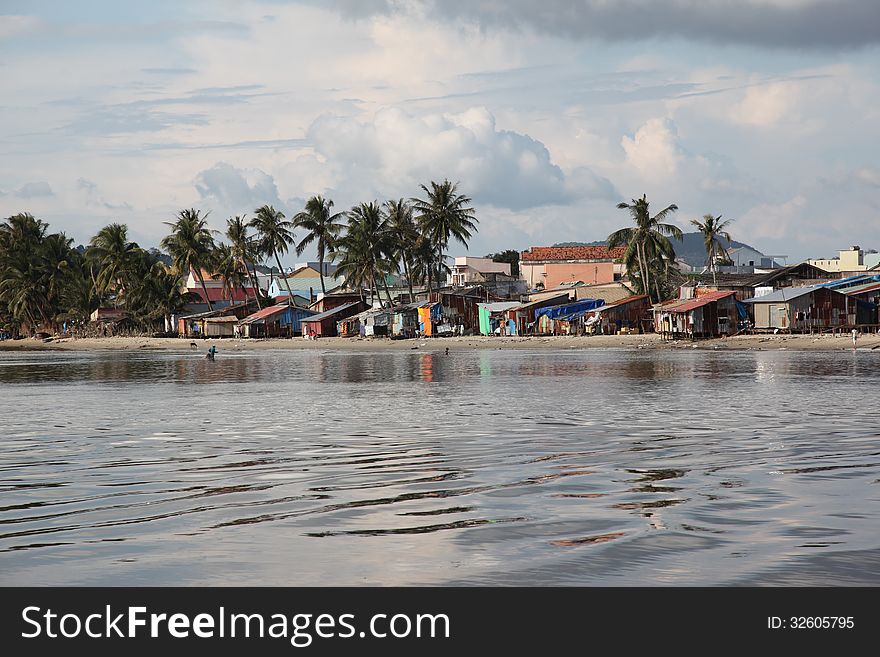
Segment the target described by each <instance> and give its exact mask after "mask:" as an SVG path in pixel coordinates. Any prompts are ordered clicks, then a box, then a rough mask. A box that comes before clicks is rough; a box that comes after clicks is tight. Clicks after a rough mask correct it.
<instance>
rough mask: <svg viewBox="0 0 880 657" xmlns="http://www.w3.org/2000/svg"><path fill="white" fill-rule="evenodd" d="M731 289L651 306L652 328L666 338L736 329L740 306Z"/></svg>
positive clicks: (716, 334) (712, 335)
mask: <svg viewBox="0 0 880 657" xmlns="http://www.w3.org/2000/svg"><path fill="white" fill-rule="evenodd" d="M737 304H738V302H737V299H736V292H735V291H734V290H720V291H715V292H709V293H707V294H703V295H701V296H699V297H696V298H693V299H676V300H674V301H667V302H666V303H660V304H657V305H655V306H654V330H655V331H656V332H657V333H659V334H660V335H661V336H663V337H669V338H673V339H674V338H682V337H687V338H717V337H721V336H723V335H731V334H733V333H736V332H737V331H739V321H740V308H739V307H738V305H737Z"/></svg>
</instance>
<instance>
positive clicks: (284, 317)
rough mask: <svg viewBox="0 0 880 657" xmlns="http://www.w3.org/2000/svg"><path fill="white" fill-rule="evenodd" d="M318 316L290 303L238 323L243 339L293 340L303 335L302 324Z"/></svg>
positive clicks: (257, 313)
mask: <svg viewBox="0 0 880 657" xmlns="http://www.w3.org/2000/svg"><path fill="white" fill-rule="evenodd" d="M315 314H317V313H316V312H315V311H313V310H309V309H308V308H301V307H299V306H293V305H290V304H288V303H282V304H278V305H276V306H269V307H268V308H263V309H262V310H258V311H257V312H255V313H254V314H252V315H248V316H247V317H245V318H244V319H242V320H241V321H239V322H238V331H239V335H240V336H241V337H243V338H292V337H294V336H296V335H300V334H301V327H300V322H301V321H302V320H303V319H305V318H307V317H311V316H312V315H315Z"/></svg>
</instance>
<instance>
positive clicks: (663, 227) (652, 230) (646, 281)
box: [608, 194, 682, 302]
mask: <svg viewBox="0 0 880 657" xmlns="http://www.w3.org/2000/svg"><path fill="white" fill-rule="evenodd" d="M617 208H618V209H619V210H628V211H629V213H630V216H631V217H632V219H633V221H634V222H635V226H632V227H629V228H621V229H620V230H618V231H615V232H613V233H611V235H609V236H608V247H609V248H615V247H618V246H626V253H625V255H624V262H626V263H627V269H628V271H633V270H634V269H635V267H633V265H636V266H637V268H638V278H639V280H640V282H641V286H642V292H643V293H644V294H647V295H649V296H654V295H652V292H651V270H652V269H653V268H654V267H653V266H652V262H653V261H655V260H657V259H669V258H671V259H673V260H674V259H675V249H674V248H673V247H672V243H671V242H670V241H669V237H673V238H675V239H677V240H679V241H680V240H681V239H682V233H681V229H680V228H679V227H678V226H675V225H673V224H667V223H663V222H664V220H665V219H666V218H667V217H668V216H669V215H670V214H672V213H673V212H675V211H676V210H678V206H677V205H675V204H674V203H673V204H671V205H669V206H667V207H665V208H664V209H662V210H661V211H660V212H658V213H657V214H655V215H654V216H651V212H650V205H649V203H648V200H647V198H646V196H645V195H644V194H643V195H642V198H640V199H633V200H632V203H618V204H617ZM654 291H655V293H656V299H655V300H656V301H658V302H659V301H661V297H662V295H661V293H660V285H659V282H657V281H655V285H654Z"/></svg>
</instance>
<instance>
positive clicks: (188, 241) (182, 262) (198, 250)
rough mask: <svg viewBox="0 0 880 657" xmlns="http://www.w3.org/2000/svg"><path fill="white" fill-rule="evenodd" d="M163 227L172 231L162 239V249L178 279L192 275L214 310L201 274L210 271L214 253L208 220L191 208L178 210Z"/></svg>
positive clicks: (209, 306) (209, 305)
mask: <svg viewBox="0 0 880 657" xmlns="http://www.w3.org/2000/svg"><path fill="white" fill-rule="evenodd" d="M165 225H167V226H170V227H171V234H170V235H167V236H166V237H165V238H163V239H162V241H161V242H160V245H161V247H162V248H163V249H165V251H167V252H168V254H169V255H170V256H171V260H172V263H173V264H174V267H175V268H176V269H177V271H178V272H179V273H180V274H181V276H186V275H187V274H188V273H189V272H193V273H195V276H196V278H197V279H198V281H199V283H200V284H201V286H202V292H204V294H205V301H207V302H208V308H209V309H210V310H213V309H214V306H213V304H212V303H211V299H210V297H209V296H208V288H207V287H206V286H205V277H204V275H203V274H202V271H203V270H205V269H208V268H209V267H210V264H211V261H212V258H213V251H214V238H213V237H212V235H211V230H210V229H209V228H208V222H207V220H206V219H205V218H204V217H202V216H201V212H200V211H199V210H195V209H192V208H191V209H189V210H181V211H180V212H179V213H178V214H177V220H176V221H174V222H165Z"/></svg>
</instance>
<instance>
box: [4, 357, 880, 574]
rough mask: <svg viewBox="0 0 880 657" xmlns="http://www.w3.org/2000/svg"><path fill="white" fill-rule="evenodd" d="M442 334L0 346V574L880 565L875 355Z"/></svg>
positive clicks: (857, 568)
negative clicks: (195, 346)
mask: <svg viewBox="0 0 880 657" xmlns="http://www.w3.org/2000/svg"><path fill="white" fill-rule="evenodd" d="M437 344H438V345H440V347H437V348H436V350H435V351H431V348H432V347H433V343H429V345H428V347H426V348H424V349H423V350H421V351H418V352H417V351H406V352H397V351H394V352H364V353H352V352H349V351H345V352H342V353H340V352H330V351H327V352H318V351H312V350H307V351H306V350H304V351H297V350H289V351H282V350H279V351H262V352H239V353H235V352H233V351H231V350H230V349H221V350H220V353H219V355H218V359H217V361H215V362H213V363H212V362H208V361H206V360H205V359H204V358H203V357H202V355H201V354H200V353H199V354H195V353H192V354H191V353H180V354H175V353H164V352H138V353H132V352H128V353H119V352H116V353H111V352H106V353H100V352H98V353H72V352H67V353H64V352H39V353H11V352H7V353H2V352H0V491H2V495H0V584H3V585H12V584H25V585H28V584H39V585H43V584H71V585H177V584H182V585H197V584H205V585H221V584H230V585H247V584H256V585H276V584H283V585H330V584H353V585H358V584H369V585H409V584H428V585H443V584H465V585H470V584H477V585H484V584H502V585H506V584H525V585H541V584H549V585H646V584H647V585H698V584H699V585H728V584H805V585H806V584H832V585H838V584H873V585H877V584H880V532H878V527H880V440H878V438H880V436H878V433H880V432H878V428H877V384H878V382H880V354H878V353H873V352H858V353H849V352H843V351H841V352H834V353H807V352H800V353H799V352H784V351H782V352H756V351H748V352H745V351H744V352H721V351H718V352H713V351H690V350H682V351H678V350H675V351H636V350H634V351H627V350H572V349H566V350H559V351H540V352H539V351H501V350H482V351H457V352H456V351H453V353H450V354H449V355H448V356H446V355H444V354H443V353H442V352H441V348H442V343H441V342H438V343H437ZM221 346H222V345H221ZM423 352H425V353H423Z"/></svg>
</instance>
